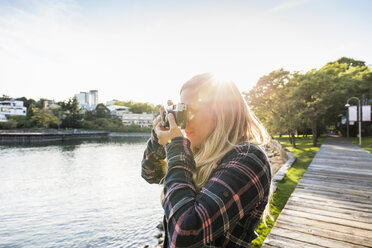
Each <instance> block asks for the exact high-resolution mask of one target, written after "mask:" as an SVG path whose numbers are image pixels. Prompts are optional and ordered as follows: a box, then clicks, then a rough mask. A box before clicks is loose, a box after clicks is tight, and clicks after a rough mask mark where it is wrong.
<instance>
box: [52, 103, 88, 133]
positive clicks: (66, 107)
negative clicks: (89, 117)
mask: <svg viewBox="0 0 372 248" xmlns="http://www.w3.org/2000/svg"><path fill="white" fill-rule="evenodd" d="M58 105H60V106H61V111H62V123H61V126H62V127H63V128H81V127H82V119H83V115H82V113H81V109H80V107H79V103H78V101H77V100H76V98H75V97H73V98H70V99H68V100H67V101H64V102H59V103H58Z"/></svg>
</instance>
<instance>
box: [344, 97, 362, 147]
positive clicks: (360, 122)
mask: <svg viewBox="0 0 372 248" xmlns="http://www.w3.org/2000/svg"><path fill="white" fill-rule="evenodd" d="M351 99H356V100H358V108H359V110H358V117H359V118H358V119H359V145H360V146H361V145H362V115H361V111H362V109H361V108H362V105H361V103H360V100H359V98H357V97H355V96H352V97H350V98H349V99H347V101H346V105H345V107H348V108H349V107H350V104H349V101H350V100H351ZM347 114H348V117H349V109H348V111H347ZM348 119H349V118H348ZM347 124H348V126H347V127H348V135H347V136H348V138H349V120H348V122H347Z"/></svg>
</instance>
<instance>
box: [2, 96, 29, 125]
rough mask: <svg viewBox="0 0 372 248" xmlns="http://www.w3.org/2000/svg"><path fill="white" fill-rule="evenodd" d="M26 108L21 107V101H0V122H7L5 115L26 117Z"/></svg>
mask: <svg viewBox="0 0 372 248" xmlns="http://www.w3.org/2000/svg"><path fill="white" fill-rule="evenodd" d="M26 113H27V108H26V107H24V106H23V101H15V100H14V99H11V100H10V101H0V122H7V121H8V119H7V118H6V116H7V115H21V116H26Z"/></svg>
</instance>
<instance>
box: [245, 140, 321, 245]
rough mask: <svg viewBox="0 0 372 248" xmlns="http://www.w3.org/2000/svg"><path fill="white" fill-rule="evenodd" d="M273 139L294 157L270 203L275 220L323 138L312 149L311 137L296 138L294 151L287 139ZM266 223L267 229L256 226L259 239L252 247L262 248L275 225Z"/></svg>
mask: <svg viewBox="0 0 372 248" xmlns="http://www.w3.org/2000/svg"><path fill="white" fill-rule="evenodd" d="M275 139H276V140H278V141H279V142H280V143H281V144H282V145H283V146H284V147H286V148H287V149H288V150H289V151H290V152H291V153H293V154H294V155H295V156H296V161H295V163H294V164H293V165H292V167H291V168H290V169H289V170H288V172H287V174H286V176H285V177H284V179H283V180H282V181H280V182H278V183H277V187H278V188H277V189H276V191H275V193H274V194H273V197H272V199H271V201H270V213H271V215H272V216H273V217H274V219H275V220H276V219H277V218H278V217H279V214H280V212H281V211H282V209H283V208H284V206H285V204H286V203H287V201H288V199H289V197H290V196H291V194H292V192H293V191H294V189H295V188H296V186H297V184H298V182H299V181H300V179H301V178H302V176H303V174H304V173H305V172H306V170H307V167H308V166H309V165H310V163H311V161H312V160H313V157H314V156H315V154H316V153H317V152H318V150H319V147H320V145H321V144H322V143H323V141H324V137H320V138H319V141H318V146H316V147H314V146H313V144H312V136H308V137H307V138H302V137H298V138H296V145H297V148H296V149H294V148H293V147H292V145H291V144H290V143H289V139H288V137H285V136H284V137H283V136H282V138H279V137H275ZM266 223H267V227H266V226H265V225H264V224H263V223H262V222H261V223H260V224H259V225H258V226H257V228H256V232H257V233H258V234H259V237H258V238H257V239H255V240H254V241H253V242H252V247H254V248H256V247H261V246H262V244H263V242H264V240H265V238H266V237H267V235H268V234H269V233H270V231H271V229H272V227H273V225H274V224H275V221H272V220H271V219H270V218H267V221H266Z"/></svg>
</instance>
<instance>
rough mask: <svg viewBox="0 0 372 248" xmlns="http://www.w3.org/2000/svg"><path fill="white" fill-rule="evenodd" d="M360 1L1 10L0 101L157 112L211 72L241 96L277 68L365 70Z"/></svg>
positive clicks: (4, 2) (26, 3) (370, 36)
mask: <svg viewBox="0 0 372 248" xmlns="http://www.w3.org/2000/svg"><path fill="white" fill-rule="evenodd" d="M371 13H372V1H368V0H364V1H362V0H353V1H347V0H266V1H249V0H244V1H243V0H229V1H227V0H225V1H223V0H213V1H212V0H187V1H171V0H167V1H166V0H163V1H160V0H127V1H119V0H105V1H99V0H0V96H1V95H3V94H4V95H8V96H10V97H14V98H16V97H22V96H25V97H27V98H34V99H36V100H37V99H39V98H47V99H54V100H56V101H63V100H67V99H68V98H70V97H73V96H74V94H76V93H79V92H81V91H89V90H98V94H99V102H103V103H105V102H106V101H109V100H112V99H116V100H122V101H128V100H133V101H136V102H149V103H153V104H165V102H166V100H167V99H173V100H174V101H175V102H177V101H178V100H179V90H180V88H181V86H182V84H183V83H184V82H186V81H187V80H188V79H190V78H191V77H192V76H194V75H197V74H200V73H204V72H214V73H215V74H216V75H218V76H221V77H222V78H225V79H229V80H233V81H234V82H235V83H236V84H237V85H238V87H239V89H240V90H241V91H249V90H250V89H251V88H252V87H253V86H254V85H255V84H256V83H257V81H258V79H259V78H260V77H262V76H264V75H267V74H269V73H270V72H271V71H273V70H277V69H280V68H284V69H285V70H289V71H291V72H294V71H302V72H306V71H308V70H311V69H313V68H320V67H322V66H324V65H325V64H326V63H328V62H331V61H335V60H337V59H338V58H340V57H343V56H346V57H351V58H354V59H358V60H363V61H365V62H366V64H367V65H371V64H372V49H371V48H372V31H371V30H372V15H371Z"/></svg>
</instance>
